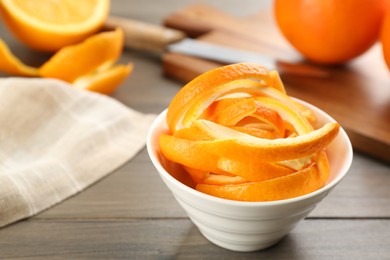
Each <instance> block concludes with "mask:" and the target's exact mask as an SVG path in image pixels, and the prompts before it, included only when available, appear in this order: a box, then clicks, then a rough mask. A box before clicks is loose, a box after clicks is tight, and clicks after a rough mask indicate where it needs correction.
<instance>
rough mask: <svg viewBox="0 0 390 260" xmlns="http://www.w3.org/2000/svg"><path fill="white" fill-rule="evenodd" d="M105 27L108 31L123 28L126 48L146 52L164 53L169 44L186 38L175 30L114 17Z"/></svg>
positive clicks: (108, 20) (109, 19) (110, 18)
mask: <svg viewBox="0 0 390 260" xmlns="http://www.w3.org/2000/svg"><path fill="white" fill-rule="evenodd" d="M104 27H105V28H106V29H113V28H116V27H120V28H122V30H123V32H124V35H125V46H126V47H128V48H132V49H137V50H145V51H154V52H163V51H165V50H166V48H167V46H168V45H169V44H171V43H174V42H177V41H180V40H182V39H184V38H185V37H186V36H185V34H184V33H183V32H181V31H178V30H175V29H170V28H165V27H162V26H158V25H153V24H148V23H144V22H140V21H135V20H131V19H128V18H121V17H114V16H110V17H109V18H108V19H107V21H106V22H105V25H104Z"/></svg>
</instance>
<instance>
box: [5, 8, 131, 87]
mask: <svg viewBox="0 0 390 260" xmlns="http://www.w3.org/2000/svg"><path fill="white" fill-rule="evenodd" d="M109 7H110V0H87V1H83V2H82V3H80V2H77V1H53V0H42V1H29V0H4V1H0V14H1V17H2V18H3V20H4V22H5V25H6V26H7V27H8V29H9V30H10V31H11V32H12V33H13V34H14V36H15V37H17V39H18V40H20V41H21V42H22V43H24V44H25V45H26V46H28V47H29V48H32V49H34V50H39V51H45V52H51V53H53V52H54V54H53V56H52V57H51V58H50V59H49V60H48V61H46V62H45V63H44V64H43V65H42V66H40V67H39V68H35V67H31V66H28V65H26V64H24V63H23V62H22V61H21V60H20V59H18V57H16V56H15V55H14V54H13V53H12V52H11V50H10V49H9V47H8V46H7V44H6V43H5V42H4V41H3V40H2V39H1V38H0V71H1V72H4V73H6V74H8V75H11V76H22V77H45V78H56V79H60V80H64V81H66V82H69V83H71V84H73V85H74V86H75V87H76V88H79V89H86V90H91V91H95V92H100V93H103V94H111V93H112V92H113V91H114V90H115V89H117V88H118V87H119V86H120V84H121V83H122V82H123V81H124V80H125V79H126V77H127V76H128V75H129V74H130V73H131V72H132V70H133V64H131V63H128V64H119V65H115V63H116V61H117V60H118V59H119V57H120V55H121V53H122V50H123V44H124V39H123V38H124V36H123V31H122V30H121V29H119V28H117V29H115V30H113V31H106V32H100V33H99V30H101V28H102V26H103V24H104V21H105V20H106V18H107V16H108V13H109ZM53 14H55V15H53Z"/></svg>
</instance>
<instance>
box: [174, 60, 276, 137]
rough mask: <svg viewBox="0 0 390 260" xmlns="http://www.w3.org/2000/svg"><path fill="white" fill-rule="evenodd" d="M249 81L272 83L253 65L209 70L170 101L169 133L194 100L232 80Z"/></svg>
mask: <svg viewBox="0 0 390 260" xmlns="http://www.w3.org/2000/svg"><path fill="white" fill-rule="evenodd" d="M240 79H251V80H254V81H258V82H264V83H272V81H273V80H274V79H272V80H271V78H270V76H269V72H268V71H267V69H265V68H264V67H263V66H261V65H258V64H253V63H238V64H231V65H227V66H223V67H219V68H216V69H213V70H210V71H208V72H206V73H203V74H202V75H200V76H198V77H196V78H195V79H193V80H192V81H190V82H189V83H188V84H187V85H185V86H184V87H183V88H182V89H181V90H180V91H179V92H178V93H177V94H176V96H175V97H174V98H173V99H172V101H171V103H170V105H169V108H168V113H167V123H168V126H169V128H170V129H171V131H174V130H176V129H177V128H178V125H180V123H181V119H182V117H183V113H184V112H185V111H187V109H188V107H190V106H191V105H192V101H193V99H194V98H197V97H198V96H199V95H202V93H204V92H205V91H210V90H212V89H214V88H217V87H220V86H221V85H224V84H226V83H229V82H231V81H233V80H240Z"/></svg>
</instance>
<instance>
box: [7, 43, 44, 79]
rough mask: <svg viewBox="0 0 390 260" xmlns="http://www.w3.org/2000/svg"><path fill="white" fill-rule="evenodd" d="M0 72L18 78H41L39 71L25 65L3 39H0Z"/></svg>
mask: <svg viewBox="0 0 390 260" xmlns="http://www.w3.org/2000/svg"><path fill="white" fill-rule="evenodd" d="M0 71H3V72H6V73H9V74H11V75H16V76H27V77H36V76H39V73H38V69H37V68H34V67H30V66H28V65H25V64H24V63H23V62H22V61H20V60H19V59H18V58H17V57H15V55H14V54H13V53H12V52H11V50H10V49H9V48H8V46H7V44H6V43H5V42H4V41H3V40H2V39H0Z"/></svg>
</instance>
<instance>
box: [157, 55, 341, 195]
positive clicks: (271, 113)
mask: <svg viewBox="0 0 390 260" xmlns="http://www.w3.org/2000/svg"><path fill="white" fill-rule="evenodd" d="M166 120H167V125H168V127H169V130H170V131H169V133H163V134H161V135H160V137H159V148H160V151H161V154H162V155H163V156H164V157H165V158H166V159H168V160H169V161H172V162H175V163H177V164H180V165H182V166H183V168H184V170H185V171H186V173H188V175H189V176H190V177H191V179H192V181H193V182H194V183H195V189H196V190H198V191H201V192H203V193H206V194H209V195H213V196H216V197H220V198H225V199H231V200H239V201H272V200H281V199H288V198H293V197H297V196H301V195H304V194H307V193H310V192H312V191H315V190H317V189H319V188H321V187H322V186H323V185H324V184H325V182H326V180H327V178H328V176H329V172H330V166H329V163H328V158H327V155H326V151H325V149H326V147H327V146H328V145H329V144H330V142H331V141H332V140H333V139H334V138H335V137H336V135H337V134H338V131H339V127H340V126H339V124H338V123H333V122H332V123H326V124H324V125H323V126H321V127H319V128H317V129H316V128H315V127H314V126H315V123H316V117H315V115H314V113H313V112H312V111H311V110H309V109H307V108H306V107H304V106H303V105H301V104H300V103H298V102H297V101H295V100H294V99H292V98H291V97H289V96H288V95H287V94H286V91H285V88H284V86H283V83H282V81H281V79H280V77H279V75H278V73H277V72H276V71H268V70H266V69H265V68H264V67H263V66H261V65H258V64H252V63H239V64H232V65H227V66H223V67H219V68H216V69H213V70H211V71H208V72H206V73H204V74H202V75H200V76H199V77H197V78H195V79H194V80H192V81H191V82H189V83H188V84H187V85H185V86H184V87H183V88H182V89H181V90H180V91H179V92H178V93H177V95H176V96H175V97H174V98H173V100H172V101H171V103H170V105H169V107H168V111H167V118H166Z"/></svg>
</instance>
